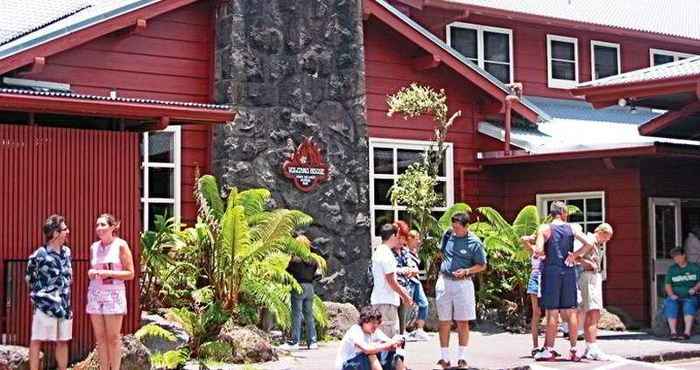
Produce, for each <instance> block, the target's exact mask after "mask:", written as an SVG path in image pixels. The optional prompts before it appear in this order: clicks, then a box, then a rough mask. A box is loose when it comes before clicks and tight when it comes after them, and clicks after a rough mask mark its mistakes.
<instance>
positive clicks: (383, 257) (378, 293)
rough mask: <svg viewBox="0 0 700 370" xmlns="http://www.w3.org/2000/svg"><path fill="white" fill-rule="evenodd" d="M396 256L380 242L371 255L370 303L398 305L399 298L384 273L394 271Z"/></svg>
mask: <svg viewBox="0 0 700 370" xmlns="http://www.w3.org/2000/svg"><path fill="white" fill-rule="evenodd" d="M396 265H397V262H396V258H395V257H394V253H392V252H391V249H390V248H389V246H387V245H385V244H382V245H380V246H378V247H377V250H376V251H374V255H373V256H372V278H373V279H374V288H373V289H372V295H371V296H370V299H369V301H370V303H371V304H392V305H394V306H396V307H398V306H399V303H400V302H401V299H400V298H399V294H398V293H396V292H395V291H394V290H393V289H391V287H390V286H389V284H388V283H387V282H386V274H390V273H392V272H393V273H396Z"/></svg>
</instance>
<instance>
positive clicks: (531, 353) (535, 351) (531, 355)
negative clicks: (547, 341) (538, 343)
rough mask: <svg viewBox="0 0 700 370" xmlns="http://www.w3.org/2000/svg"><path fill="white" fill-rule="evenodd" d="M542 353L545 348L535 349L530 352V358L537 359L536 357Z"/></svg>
mask: <svg viewBox="0 0 700 370" xmlns="http://www.w3.org/2000/svg"><path fill="white" fill-rule="evenodd" d="M541 351H544V347H537V348H533V349H532V351H530V357H535V355H536V354H537V353H538V352H541Z"/></svg>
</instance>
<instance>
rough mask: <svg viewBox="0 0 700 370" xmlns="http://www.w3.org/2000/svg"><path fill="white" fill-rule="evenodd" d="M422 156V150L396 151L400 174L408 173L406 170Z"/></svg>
mask: <svg viewBox="0 0 700 370" xmlns="http://www.w3.org/2000/svg"><path fill="white" fill-rule="evenodd" d="M421 154H423V152H422V151H420V150H407V149H398V150H397V151H396V156H397V157H398V159H397V160H398V163H397V164H396V165H397V170H398V171H399V174H402V173H404V172H406V169H408V166H409V165H410V164H411V163H413V162H416V161H418V160H419V159H420V156H421Z"/></svg>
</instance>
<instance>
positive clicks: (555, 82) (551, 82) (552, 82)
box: [547, 34, 579, 89]
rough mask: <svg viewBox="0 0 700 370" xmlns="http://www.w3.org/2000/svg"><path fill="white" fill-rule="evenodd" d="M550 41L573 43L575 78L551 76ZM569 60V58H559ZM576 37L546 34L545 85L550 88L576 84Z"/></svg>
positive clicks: (577, 79) (565, 87)
mask: <svg viewBox="0 0 700 370" xmlns="http://www.w3.org/2000/svg"><path fill="white" fill-rule="evenodd" d="M552 41H559V42H567V43H570V44H574V78H575V80H562V79H559V78H552ZM561 61H564V62H569V63H570V62H571V61H570V60H561ZM578 81H579V76H578V39H577V38H575V37H567V36H558V35H550V34H547V87H549V88H552V89H571V88H574V87H576V86H577V85H578Z"/></svg>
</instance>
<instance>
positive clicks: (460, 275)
mask: <svg viewBox="0 0 700 370" xmlns="http://www.w3.org/2000/svg"><path fill="white" fill-rule="evenodd" d="M440 249H441V252H442V264H441V265H440V276H439V277H438V280H437V283H436V284H435V301H436V305H437V311H438V319H439V320H440V324H439V331H440V360H439V361H438V365H440V366H442V368H443V369H446V368H449V367H450V327H451V326H452V320H454V321H456V322H457V334H458V337H459V352H458V354H457V366H458V367H459V368H467V367H468V366H467V360H466V356H467V353H466V352H467V345H468V344H469V320H475V319H476V299H475V295H474V283H473V282H472V276H473V275H474V274H476V273H478V272H481V271H483V270H484V269H485V268H486V252H485V251H484V245H483V244H482V243H481V240H479V238H477V237H476V236H475V235H474V234H473V233H470V232H469V216H468V215H467V214H466V213H455V214H454V215H453V216H452V229H451V230H448V231H447V232H446V233H445V235H444V236H443V237H442V245H441V248H440Z"/></svg>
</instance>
